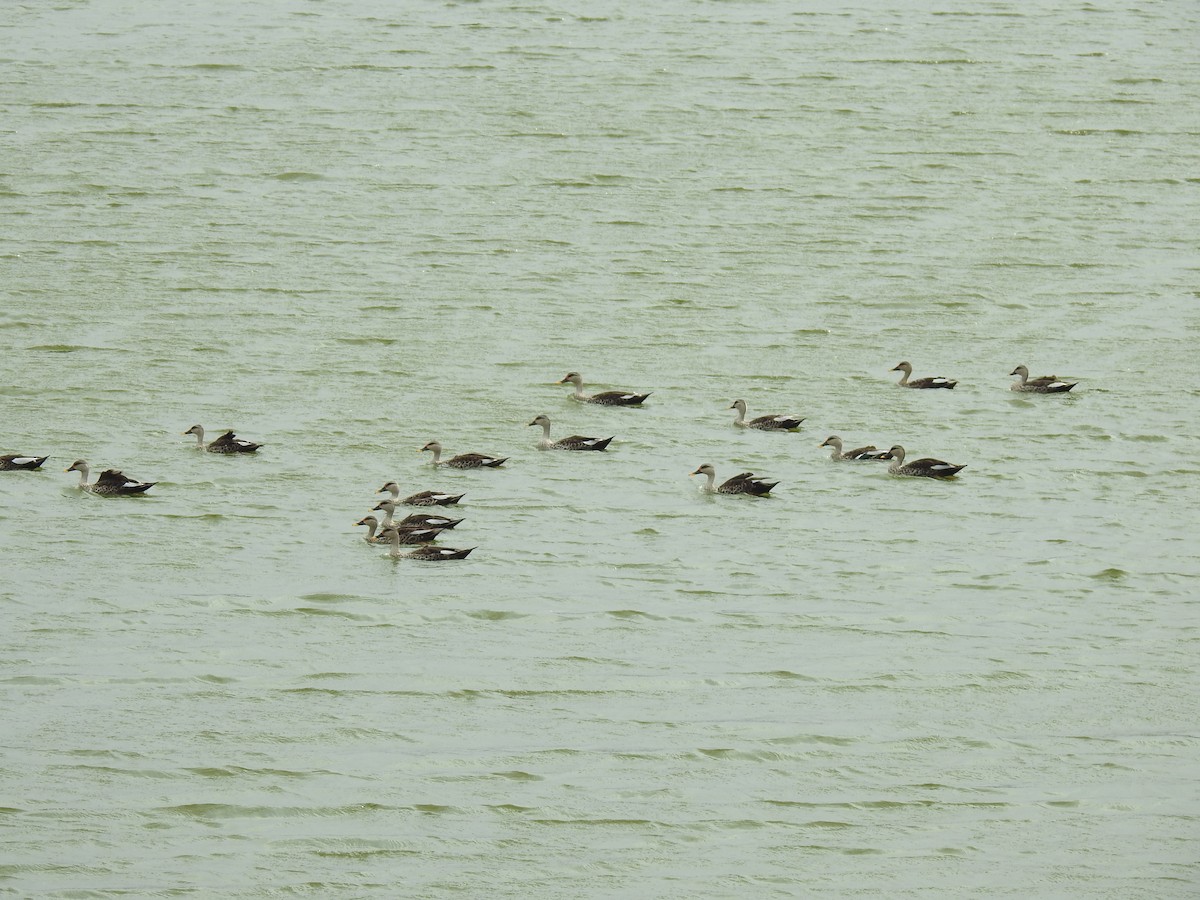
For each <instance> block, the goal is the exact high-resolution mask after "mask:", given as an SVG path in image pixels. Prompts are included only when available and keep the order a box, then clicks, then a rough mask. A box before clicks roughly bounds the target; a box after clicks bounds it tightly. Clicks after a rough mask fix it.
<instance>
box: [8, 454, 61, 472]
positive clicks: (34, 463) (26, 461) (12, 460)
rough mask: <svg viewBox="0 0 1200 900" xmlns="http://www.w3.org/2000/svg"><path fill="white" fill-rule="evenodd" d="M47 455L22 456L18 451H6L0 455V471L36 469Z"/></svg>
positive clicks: (46, 458)
mask: <svg viewBox="0 0 1200 900" xmlns="http://www.w3.org/2000/svg"><path fill="white" fill-rule="evenodd" d="M49 458H50V457H48V456H22V455H21V454H19V453H7V454H5V455H4V456H0V472H15V471H17V470H18V469H26V470H30V469H38V468H41V465H42V463H44V462H45V461H46V460H48V459H49Z"/></svg>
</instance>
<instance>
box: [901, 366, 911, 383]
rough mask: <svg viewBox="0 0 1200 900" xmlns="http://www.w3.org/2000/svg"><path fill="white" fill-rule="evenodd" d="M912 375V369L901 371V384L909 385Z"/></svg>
mask: <svg viewBox="0 0 1200 900" xmlns="http://www.w3.org/2000/svg"><path fill="white" fill-rule="evenodd" d="M911 374H912V370H911V369H901V370H900V383H901V384H903V385H907V384H908V376H909V375H911Z"/></svg>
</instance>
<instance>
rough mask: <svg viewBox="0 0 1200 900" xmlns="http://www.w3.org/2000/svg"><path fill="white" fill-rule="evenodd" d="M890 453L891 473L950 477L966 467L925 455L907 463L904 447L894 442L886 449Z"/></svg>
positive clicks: (926, 476) (889, 468) (889, 469)
mask: <svg viewBox="0 0 1200 900" xmlns="http://www.w3.org/2000/svg"><path fill="white" fill-rule="evenodd" d="M888 453H890V454H891V455H892V464H891V465H890V466H888V471H889V472H890V473H891V474H893V475H917V476H920V477H922V478H952V477H954V476H955V475H957V474H958V473H959V472H961V471H962V470H963V469H965V468H966V466H965V465H962V466H956V465H954V463H948V462H942V461H941V460H940V459H932V458H931V457H926V458H924V459H915V460H913V461H912V462H910V463H908V464H907V465H906V464H905V462H904V448H903V447H901V446H900V445H899V444H896V445H895V446H894V447H892V449H891V450H889V451H888Z"/></svg>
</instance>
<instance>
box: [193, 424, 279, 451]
mask: <svg viewBox="0 0 1200 900" xmlns="http://www.w3.org/2000/svg"><path fill="white" fill-rule="evenodd" d="M184 434H194V435H195V436H196V446H197V447H199V448H200V449H201V450H207V451H208V452H209V453H253V452H254V451H255V450H257V449H258V448H259V447H261V446H262V444H255V443H254V442H253V441H244V440H242V439H241V438H239V437H238V436H237V435H236V434H234V433H233V432H232V431H227V432H225V433H224V434H223V435H221V436H220V437H219V438H217V439H216V440H215V441H213V442H212V443H211V444H209V445H208V446H207V447H206V446H205V445H204V427H203V426H201V425H193V426H192V427H191V428H189V429H188V430H187V431H185V432H184Z"/></svg>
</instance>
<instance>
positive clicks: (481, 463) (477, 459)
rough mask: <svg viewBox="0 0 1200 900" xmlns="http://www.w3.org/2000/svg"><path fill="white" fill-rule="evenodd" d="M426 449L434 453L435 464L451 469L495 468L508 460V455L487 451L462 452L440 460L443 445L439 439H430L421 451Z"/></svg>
mask: <svg viewBox="0 0 1200 900" xmlns="http://www.w3.org/2000/svg"><path fill="white" fill-rule="evenodd" d="M426 450H428V451H429V452H430V453H432V454H433V464H434V465H435V466H449V467H450V468H451V469H495V468H496V467H498V466H502V465H504V464H505V463H506V462H508V457H507V456H489V455H488V454H486V453H460V454H458V456H452V457H450V458H449V459H448V460H446V461H445V462H440V459H441V456H442V445H441V444H439V443H438V442H437V441H430V442H429V443H427V444H426V445H425V446H424V447H422V448H421V452H424V451H426Z"/></svg>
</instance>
